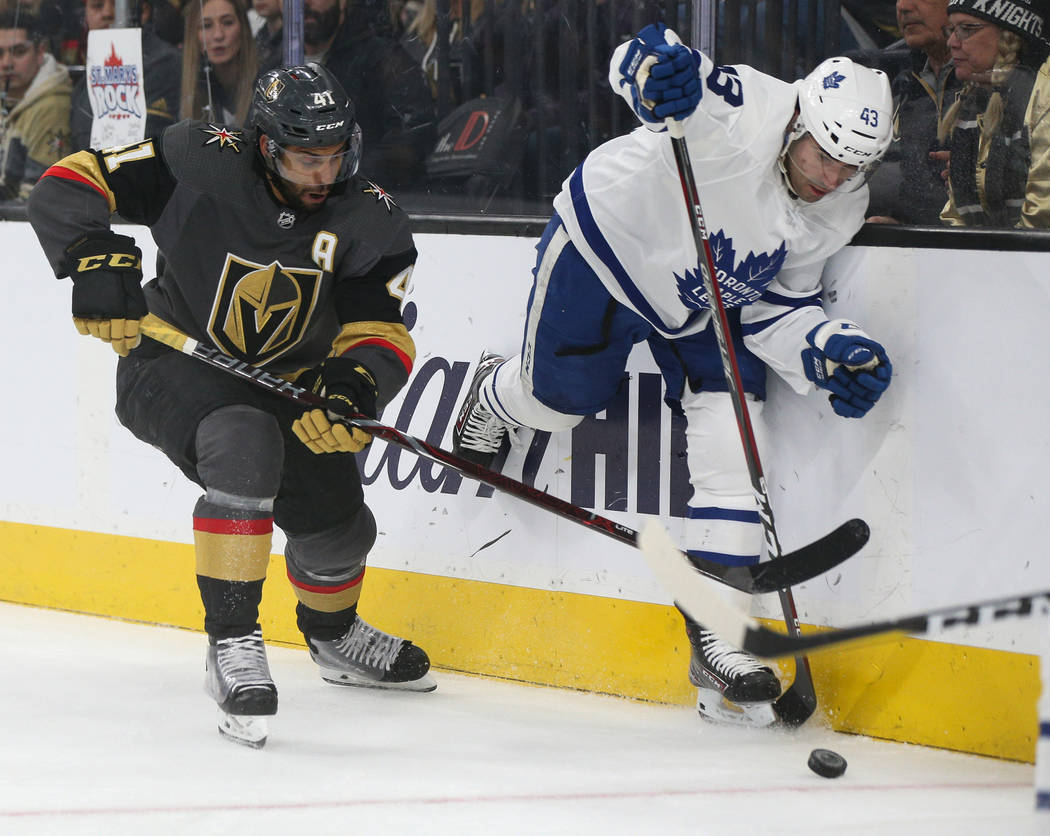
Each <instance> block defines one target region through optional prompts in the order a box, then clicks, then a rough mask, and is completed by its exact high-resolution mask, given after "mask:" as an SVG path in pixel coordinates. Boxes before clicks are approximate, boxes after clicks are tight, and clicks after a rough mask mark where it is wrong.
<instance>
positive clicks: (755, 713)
mask: <svg viewBox="0 0 1050 836" xmlns="http://www.w3.org/2000/svg"><path fill="white" fill-rule="evenodd" d="M696 710H697V711H698V712H699V713H700V716H701V717H703V718H704V719H705V720H711V721H712V722H715V723H722V724H725V725H730V726H746V727H748V728H754V729H761V728H765V727H767V726H772V725H773V724H774V723H775V722H776V721H777V715H776V714H775V713H774V712H773V703H772V702H756V703H746V704H739V703H733V702H729V700H727V699H726V698H725V697H723V696H722V694H721V693H719V692H718V691H715V690H712V689H710V688H697V691H696Z"/></svg>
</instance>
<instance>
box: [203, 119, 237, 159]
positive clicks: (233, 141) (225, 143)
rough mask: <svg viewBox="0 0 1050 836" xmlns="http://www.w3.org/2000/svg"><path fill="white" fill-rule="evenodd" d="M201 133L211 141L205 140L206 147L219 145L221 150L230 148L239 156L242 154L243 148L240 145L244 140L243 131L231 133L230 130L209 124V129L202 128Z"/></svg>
mask: <svg viewBox="0 0 1050 836" xmlns="http://www.w3.org/2000/svg"><path fill="white" fill-rule="evenodd" d="M201 132H202V133H204V135H205V136H207V137H209V139H206V140H204V144H205V145H213V144H214V143H216V142H217V143H219V150H220V151H221V150H222V149H223V148H226V147H230V148H232V149H233V150H234V151H236V152H237V153H238V154H239V153H241V146H240V145H239V143H241V142H243V141H244V139H243V138H242V137H241V131H231V130H230V129H229V128H221V127H219V126H217V125H211V124H209V125H208V127H207V128H201Z"/></svg>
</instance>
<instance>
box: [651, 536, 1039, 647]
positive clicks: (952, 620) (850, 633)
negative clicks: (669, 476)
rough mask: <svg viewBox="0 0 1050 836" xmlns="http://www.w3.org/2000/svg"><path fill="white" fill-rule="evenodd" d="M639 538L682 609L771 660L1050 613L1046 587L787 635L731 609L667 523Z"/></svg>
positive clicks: (733, 641)
mask: <svg viewBox="0 0 1050 836" xmlns="http://www.w3.org/2000/svg"><path fill="white" fill-rule="evenodd" d="M638 540H639V543H640V548H641V549H642V552H643V553H644V554H645V556H646V559H647V560H649V561H650V566H652V567H653V571H654V572H656V573H657V575H658V576H659V578H660V580H661V581H662V582H663V583H664V584H665V585H666V586H667V587H668V588H670V589H676V590H678V595H677V596H676V601H675V603H676V604H677V605H678V606H679V608H680V609H682V610H683V611H684V612H685V613H686V614H687V615H689V617H690V618H700V617H702V618H703V620H704V621H705V622H706V623H707V624H711V625H717V627H712V628H711V629H716V631H717V632H718V633H719V635H721V636H722V638H724V639H725V640H726V641H728V642H732V643H733V644H735V645H736V646H737V647H740V648H742V649H744V650H746V651H747V652H748V653H753V654H754V655H755V656H761V657H762V658H765V659H778V658H783V657H787V656H798V655H799V654H801V653H808V652H812V651H821V650H828V649H830V648H835V647H840V646H841V645H844V644H847V643H850V642H856V641H861V640H865V639H867V640H871V639H873V638H881V640H883V641H888V640H890V639H893V638H894V637H896V636H900V635H913V636H921V635H926V634H930V633H940V632H941V631H942V630H947V629H951V628H955V627H987V626H989V625H991V624H994V623H996V622H999V621H1006V620H1009V619H1013V618H1032V617H1043V618H1045V617H1047V616H1050V590H1044V591H1040V592H1030V593H1025V594H1022V595H1013V596H1007V597H1004V598H989V599H986V600H983V601H975V602H972V603H967V604H957V605H955V606H948V607H937V608H935V609H930V610H926V611H925V612H920V613H914V614H912V615H907V616H901V617H899V618H891V619H887V620H885V621H872V622H869V623H867V624H856V625H853V626H852V627H839V628H833V629H830V630H822V631H821V632H818V633H811V634H809V635H806V636H802V635H799V636H795V635H784V634H783V633H778V632H776V631H774V630H770V629H769V628H768V627H765V626H764V625H763V624H762V623H761V622H759V621H758V620H757V619H754V618H751V617H750V616H749V615H747V614H746V613H744V612H742V611H740V610H738V609H736V608H734V607H731V606H730V605H729V604H728V603H726V601H725V600H724V599H723V598H722V597H721V594H720V593H719V591H718V590H717V589H712V588H711V585H710V584H708V583H703V584H698V583H696V575H695V574H694V573H693V572H692V569H691V568H690V567H689V564H687V563H686V562H685V561H684V560H682V559H681V558H680V557H679V552H678V548H677V547H676V546H675V544H674V542H673V541H672V540H671V538H670V536H669V535H668V534H667V532H666V531H665V530H664V529H663V527H662V526H660V525H658V524H656V523H654V522H649V523H647V524H646V526H645V527H644V528H643V529H642V531H641V533H640V534H639V535H638ZM701 614H702V615H701Z"/></svg>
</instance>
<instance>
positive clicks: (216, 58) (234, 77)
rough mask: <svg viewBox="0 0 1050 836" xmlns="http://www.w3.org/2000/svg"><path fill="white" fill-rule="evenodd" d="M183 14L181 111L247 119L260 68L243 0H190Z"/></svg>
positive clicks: (230, 120)
mask: <svg viewBox="0 0 1050 836" xmlns="http://www.w3.org/2000/svg"><path fill="white" fill-rule="evenodd" d="M183 14H184V16H185V18H186V32H185V37H184V39H183V57H182V102H181V107H180V115H181V117H182V118H183V119H204V120H205V121H213V122H218V123H221V124H227V125H243V124H244V120H245V118H246V117H247V115H248V105H249V104H250V103H251V99H252V85H253V84H254V83H255V77H256V75H258V72H259V64H258V59H257V58H256V53H255V39H254V37H253V36H252V30H251V25H250V24H249V22H248V10H247V6H246V5H245V3H244V0H190V2H189V3H187V4H186V9H185V11H184V12H183Z"/></svg>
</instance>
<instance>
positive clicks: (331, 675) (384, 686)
mask: <svg viewBox="0 0 1050 836" xmlns="http://www.w3.org/2000/svg"><path fill="white" fill-rule="evenodd" d="M321 679H323V680H324V681H325V682H327V683H329V684H331V685H340V686H343V687H349V688H375V689H377V690H381V691H418V692H421V693H429V692H430V691H434V690H436V689H437V687H438V686H437V682H436V681H435V680H434V677H432V676H431V675H430V674H429V673H426V674H423V676H421V677H420V678H419V679H413V680H412V681H411V682H382V681H380V680H378V679H369V678H368V677H367V676H360V675H358V674H354V673H348V672H347V671H337V670H332V669H331V668H321Z"/></svg>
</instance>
